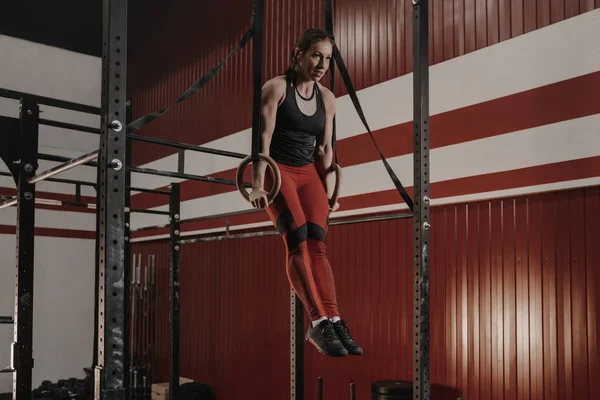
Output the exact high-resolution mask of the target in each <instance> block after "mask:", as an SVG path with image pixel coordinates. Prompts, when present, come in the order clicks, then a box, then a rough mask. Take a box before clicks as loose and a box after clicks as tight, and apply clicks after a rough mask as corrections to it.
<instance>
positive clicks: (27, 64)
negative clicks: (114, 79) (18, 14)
mask: <svg viewBox="0 0 600 400" xmlns="http://www.w3.org/2000/svg"><path fill="white" fill-rule="evenodd" d="M0 54H2V57H0V87H3V88H5V89H12V90H17V91H20V92H25V93H31V94H37V95H40V96H45V97H51V98H54V99H61V100H67V101H72V102H75V103H80V104H88V105H93V106H99V105H100V100H101V97H100V95H101V91H102V90H101V89H102V88H101V85H102V78H101V77H102V75H101V74H102V59H100V58H99V57H93V56H88V55H85V54H81V53H76V52H73V51H68V50H64V49H59V48H56V47H52V46H47V45H43V44H39V43H34V42H29V41H27V40H22V39H17V38H14V37H9V36H5V35H0Z"/></svg>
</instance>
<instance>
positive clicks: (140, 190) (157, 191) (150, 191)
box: [126, 186, 171, 196]
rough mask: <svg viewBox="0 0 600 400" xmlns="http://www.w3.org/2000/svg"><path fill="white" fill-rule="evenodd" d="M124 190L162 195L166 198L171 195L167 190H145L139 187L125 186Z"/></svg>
mask: <svg viewBox="0 0 600 400" xmlns="http://www.w3.org/2000/svg"><path fill="white" fill-rule="evenodd" d="M126 189H127V190H130V191H132V192H141V193H151V194H163V195H166V196H169V195H170V194H171V192H169V191H167V190H156V189H146V188H139V187H133V186H127V187H126Z"/></svg>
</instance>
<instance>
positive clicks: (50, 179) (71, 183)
mask: <svg viewBox="0 0 600 400" xmlns="http://www.w3.org/2000/svg"><path fill="white" fill-rule="evenodd" d="M38 160H39V158H38ZM0 176H10V177H12V175H11V174H10V173H9V172H0ZM44 180H45V181H46V182H56V183H66V184H69V185H81V186H90V187H93V188H96V184H95V183H94V182H83V181H76V180H73V179H61V178H48V179H44Z"/></svg>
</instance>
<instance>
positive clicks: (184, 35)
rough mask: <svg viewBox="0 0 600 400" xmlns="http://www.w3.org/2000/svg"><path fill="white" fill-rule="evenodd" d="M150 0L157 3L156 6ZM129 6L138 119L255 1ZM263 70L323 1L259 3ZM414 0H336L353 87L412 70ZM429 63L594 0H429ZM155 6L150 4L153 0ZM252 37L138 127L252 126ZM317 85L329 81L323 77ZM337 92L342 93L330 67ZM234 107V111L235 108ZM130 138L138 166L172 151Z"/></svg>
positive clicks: (180, 135) (225, 40)
mask: <svg viewBox="0 0 600 400" xmlns="http://www.w3.org/2000/svg"><path fill="white" fill-rule="evenodd" d="M154 3H156V4H154ZM143 4H144V9H143V10H140V9H138V8H136V7H134V8H133V11H132V14H133V16H132V22H131V26H132V33H131V39H130V40H131V46H130V61H129V63H130V64H129V74H128V85H129V90H130V91H131V96H130V97H131V100H132V104H133V114H134V118H135V117H139V116H141V115H144V114H146V113H149V112H152V111H156V110H159V109H161V108H163V107H166V106H168V105H170V104H171V103H172V102H173V101H174V100H175V99H176V98H177V97H178V96H179V95H180V94H182V93H183V92H184V91H185V90H186V89H187V88H188V87H189V86H190V85H191V84H192V83H193V82H195V81H196V80H197V79H199V78H200V77H201V76H202V75H203V74H205V73H207V72H208V71H209V70H210V69H211V68H213V67H214V66H215V65H217V64H218V63H219V61H221V60H222V59H223V58H225V56H226V55H227V54H228V53H229V52H230V51H231V50H232V49H233V48H234V47H235V46H236V45H237V43H238V41H239V40H240V38H241V37H242V35H243V33H244V32H245V30H246V29H248V27H249V24H250V17H251V13H252V1H251V0H244V1H242V0H224V1H221V2H195V1H191V0H188V1H179V2H176V3H174V4H170V5H165V4H163V3H162V2H160V4H159V3H158V2H144V3H143ZM265 4H266V5H265V6H266V9H265V19H266V20H265V41H264V46H265V48H264V49H265V51H264V59H263V77H264V79H265V80H266V79H268V78H270V77H273V76H274V75H276V74H278V73H280V72H282V71H283V70H284V69H285V68H286V66H287V61H288V57H289V52H290V51H291V47H292V45H293V43H294V41H295V39H296V37H297V35H298V34H299V33H300V31H301V30H302V29H305V28H308V27H313V26H317V27H324V18H325V17H324V1H323V0H294V1H292V0H278V1H269V0H267V1H266V2H265ZM411 4H412V3H411V1H396V0H370V1H368V2H366V1H358V0H337V1H336V17H335V18H336V22H335V35H336V38H337V42H338V46H339V47H340V51H341V52H342V55H343V57H344V59H345V62H346V65H347V67H348V70H349V71H350V73H351V76H352V79H353V83H354V86H355V88H356V90H360V89H363V88H365V87H368V86H371V85H375V84H378V83H380V82H383V81H386V80H389V79H392V78H395V77H398V76H401V75H404V74H406V73H409V72H411V71H412V62H413V61H412V51H413V50H412V29H413V28H412V8H411ZM430 4H431V6H430V9H429V10H430V25H429V26H430V35H429V41H430V47H429V48H430V60H431V62H432V64H435V63H439V62H442V61H445V60H448V59H451V58H453V57H457V56H460V55H463V54H465V53H468V52H472V51H475V50H477V49H480V48H483V47H486V46H489V45H492V44H495V43H498V42H499V41H503V40H507V39H510V38H511V37H514V36H517V35H521V34H523V33H527V32H530V31H532V30H534V29H538V28H542V27H544V26H546V25H548V24H550V23H554V22H557V21H560V20H562V19H564V18H569V17H573V16H575V15H578V14H580V13H583V12H586V11H590V10H592V9H594V8H595V7H598V6H599V5H600V4H596V5H595V4H594V0H537V1H533V0H532V1H526V0H525V1H524V0H512V1H509V0H487V1H485V2H484V1H476V0H454V1H442V0H434V1H430ZM152 5H154V6H152ZM251 57H252V42H250V43H249V44H248V45H247V46H246V47H245V48H244V49H242V50H241V51H240V52H239V53H238V54H236V55H235V56H233V57H232V58H231V59H230V60H229V61H228V62H227V64H226V65H225V67H224V68H223V69H222V70H221V72H220V73H219V75H217V76H216V77H215V78H214V79H213V81H211V82H210V83H209V84H208V85H207V86H206V87H205V88H204V89H202V90H201V91H200V92H199V93H197V94H196V95H194V96H193V97H192V98H190V99H188V100H186V101H185V102H183V103H180V104H178V105H177V106H175V107H174V108H173V109H172V110H171V111H169V112H168V113H167V114H166V115H165V116H163V117H161V118H160V119H158V120H157V121H155V122H153V123H152V124H151V125H149V126H148V127H147V128H144V129H143V130H142V131H141V132H140V133H141V134H144V135H148V136H153V137H162V138H169V139H171V140H178V141H181V142H189V143H206V142H208V141H211V140H214V139H217V138H219V137H223V136H225V135H228V134H231V133H234V132H238V131H241V130H243V129H246V128H248V127H250V126H251V110H252V67H251V65H252V64H251ZM322 82H323V84H325V85H328V82H329V79H328V78H327V77H325V78H324V79H323V80H322ZM335 86H336V90H335V93H336V96H342V95H344V94H346V90H345V88H344V85H343V83H342V82H341V79H340V76H339V74H336V84H335ZM231 110H234V111H231ZM173 152H174V150H173V149H169V148H165V147H160V146H156V145H150V144H145V143H136V144H135V146H134V147H133V162H134V164H136V165H137V164H142V163H146V162H149V161H152V160H154V159H156V158H159V157H163V156H165V155H167V154H170V153H173Z"/></svg>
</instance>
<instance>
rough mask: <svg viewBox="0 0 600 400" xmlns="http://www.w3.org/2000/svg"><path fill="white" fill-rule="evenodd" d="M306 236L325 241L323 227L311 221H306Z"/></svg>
mask: <svg viewBox="0 0 600 400" xmlns="http://www.w3.org/2000/svg"><path fill="white" fill-rule="evenodd" d="M306 225H307V237H308V238H311V239H314V240H318V241H320V242H323V243H325V229H323V228H322V227H320V226H319V225H317V224H313V223H312V222H307V223H306Z"/></svg>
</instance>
